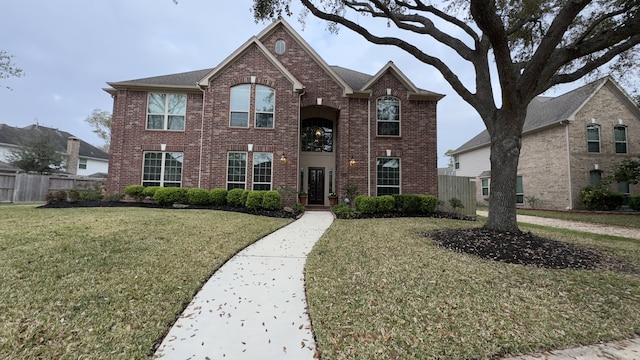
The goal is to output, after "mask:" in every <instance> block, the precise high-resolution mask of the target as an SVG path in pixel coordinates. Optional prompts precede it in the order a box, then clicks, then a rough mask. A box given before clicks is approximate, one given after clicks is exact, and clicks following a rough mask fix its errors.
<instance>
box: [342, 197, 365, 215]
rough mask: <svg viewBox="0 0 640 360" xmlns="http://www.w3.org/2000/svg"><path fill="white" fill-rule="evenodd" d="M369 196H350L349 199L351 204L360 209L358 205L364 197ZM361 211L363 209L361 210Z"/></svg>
mask: <svg viewBox="0 0 640 360" xmlns="http://www.w3.org/2000/svg"><path fill="white" fill-rule="evenodd" d="M366 197H368V196H367V195H357V196H356V197H355V198H349V197H347V198H348V199H349V200H351V205H352V206H353V207H354V208H356V210H357V211H360V210H359V209H358V206H360V203H361V202H362V201H363V199H364V198H366ZM360 212H361V211H360Z"/></svg>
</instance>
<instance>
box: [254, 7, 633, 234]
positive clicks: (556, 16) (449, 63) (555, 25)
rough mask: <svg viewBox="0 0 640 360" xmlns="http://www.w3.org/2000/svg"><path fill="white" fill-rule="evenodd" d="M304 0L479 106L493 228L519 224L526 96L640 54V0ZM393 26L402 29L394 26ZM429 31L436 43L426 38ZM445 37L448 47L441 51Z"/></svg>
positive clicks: (620, 66) (260, 15) (258, 14)
mask: <svg viewBox="0 0 640 360" xmlns="http://www.w3.org/2000/svg"><path fill="white" fill-rule="evenodd" d="M300 3H301V4H302V6H303V10H304V12H310V13H311V14H313V15H314V16H316V17H318V18H320V19H324V20H327V21H329V22H330V24H331V26H330V27H329V28H330V29H336V28H337V27H336V26H343V27H346V28H348V29H350V30H353V31H355V32H356V33H358V34H360V35H362V36H363V37H364V38H365V39H366V40H368V41H370V42H372V43H374V44H381V45H392V46H396V47H398V48H400V49H402V50H404V51H406V52H408V53H409V54H411V55H413V56H414V57H415V58H416V59H418V60H420V61H422V62H423V63H425V64H427V65H431V66H433V67H435V68H436V69H437V70H438V71H439V72H440V73H441V74H442V76H443V77H444V78H445V80H446V81H447V82H448V83H449V85H450V86H451V87H452V88H453V89H454V90H455V91H456V93H457V94H458V95H459V96H460V97H461V98H462V99H463V100H464V101H466V102H467V103H469V104H470V105H471V106H473V108H474V109H475V110H476V111H477V112H478V113H479V114H480V116H481V118H482V120H483V121H484V123H485V125H486V127H487V130H488V132H489V134H490V136H491V202H490V205H489V218H488V220H487V223H486V225H485V227H486V228H489V229H492V230H498V231H518V226H517V223H516V175H517V168H518V159H519V156H520V148H521V145H522V143H521V134H522V127H523V124H524V120H525V117H526V112H527V105H528V104H529V102H531V100H532V99H533V98H534V97H536V96H537V95H540V94H541V93H543V92H544V91H546V90H548V89H549V88H551V87H553V86H555V85H558V84H564V83H570V82H573V81H576V80H578V79H581V78H583V77H585V76H588V75H591V74H593V73H594V72H595V71H597V70H598V69H601V68H603V67H607V68H608V70H611V71H614V70H615V71H619V72H625V71H627V72H628V71H632V72H633V71H634V70H635V71H636V72H635V74H637V67H638V59H639V58H640V56H639V53H640V47H639V46H638V44H639V43H640V0H563V1H558V0H450V1H446V0H442V1H435V0H434V1H429V0H404V1H402V0H398V1H394V0H371V1H363V0H300ZM291 7H292V4H291V0H254V6H253V12H254V16H255V18H256V19H257V20H271V19H274V18H276V17H278V16H281V15H283V14H287V15H291ZM363 15H366V16H370V17H372V18H373V19H380V20H383V23H382V24H381V25H382V26H367V27H365V26H362V25H360V21H359V19H360V18H361V17H362V16H363ZM396 28H397V29H396ZM398 29H399V30H401V32H402V33H404V32H405V31H406V33H405V34H407V36H404V35H403V36H396V35H395V34H397V33H398ZM412 34H419V35H420V36H424V37H425V39H426V38H428V39H430V40H431V41H432V42H430V43H428V42H427V41H425V42H420V43H418V42H416V41H414V42H413V43H412V42H411V41H410V40H407V39H409V38H410V36H408V35H412ZM433 41H435V42H436V44H437V45H438V46H440V48H438V47H437V46H435V47H434V46H432V45H431V44H432V43H433ZM427 43H428V44H430V45H426V44H427ZM442 47H444V48H448V49H449V50H452V51H453V54H454V55H453V56H450V57H444V56H441V55H438V54H442V53H443V52H442V51H441V50H442ZM459 59H462V60H464V61H465V62H466V63H467V64H468V65H470V67H471V68H472V69H473V70H474V72H475V74H474V75H475V82H474V83H472V84H465V83H464V82H463V81H462V80H461V75H462V74H461V72H460V70H457V68H454V64H456V63H457V62H458V61H459ZM626 77H627V79H629V75H628V74H627V75H626ZM494 84H496V85H494ZM494 86H495V88H494ZM494 94H497V95H494Z"/></svg>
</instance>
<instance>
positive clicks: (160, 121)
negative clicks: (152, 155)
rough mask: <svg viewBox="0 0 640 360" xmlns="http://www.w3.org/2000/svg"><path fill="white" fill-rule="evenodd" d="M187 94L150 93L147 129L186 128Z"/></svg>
mask: <svg viewBox="0 0 640 360" xmlns="http://www.w3.org/2000/svg"><path fill="white" fill-rule="evenodd" d="M186 111H187V95H185V94H159V93H149V96H148V102H147V129H149V130H184V122H185V114H186Z"/></svg>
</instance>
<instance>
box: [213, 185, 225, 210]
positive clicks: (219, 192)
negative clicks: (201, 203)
mask: <svg viewBox="0 0 640 360" xmlns="http://www.w3.org/2000/svg"><path fill="white" fill-rule="evenodd" d="M209 202H210V203H211V205H216V206H222V205H226V204H227V189H221V188H217V189H211V190H210V191H209Z"/></svg>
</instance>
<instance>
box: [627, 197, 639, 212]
mask: <svg viewBox="0 0 640 360" xmlns="http://www.w3.org/2000/svg"><path fill="white" fill-rule="evenodd" d="M629 207H630V208H632V209H633V210H636V211H640V195H631V196H630V197H629Z"/></svg>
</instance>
